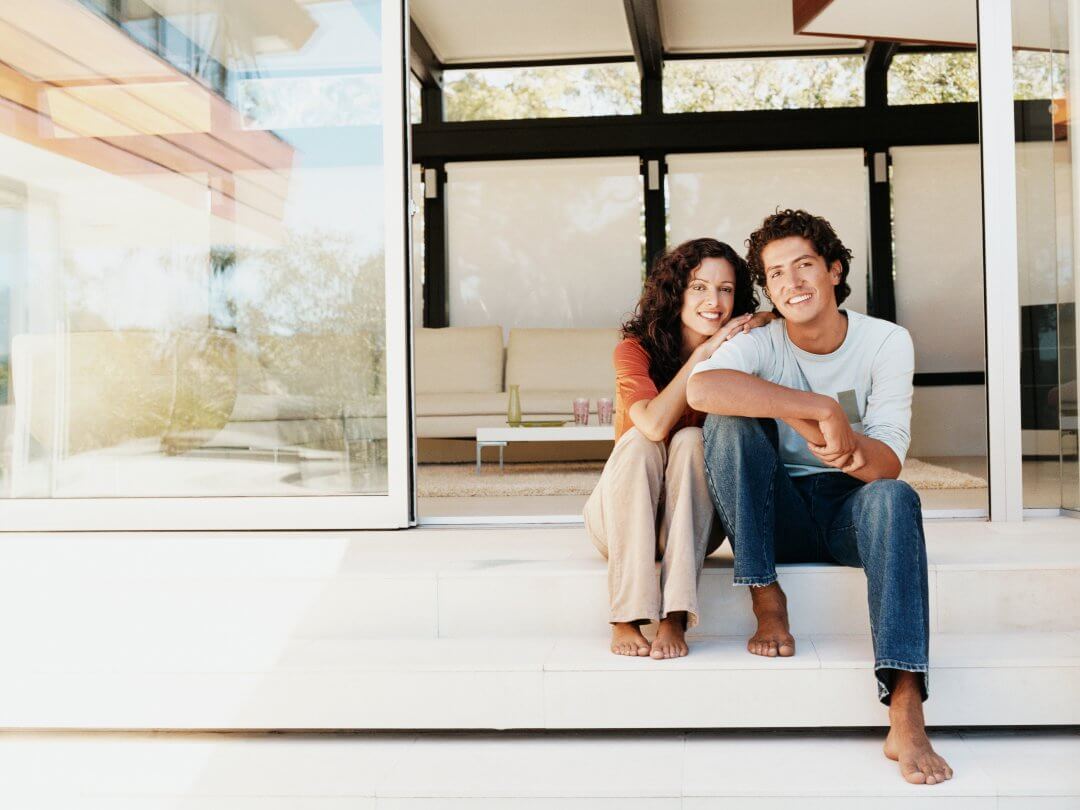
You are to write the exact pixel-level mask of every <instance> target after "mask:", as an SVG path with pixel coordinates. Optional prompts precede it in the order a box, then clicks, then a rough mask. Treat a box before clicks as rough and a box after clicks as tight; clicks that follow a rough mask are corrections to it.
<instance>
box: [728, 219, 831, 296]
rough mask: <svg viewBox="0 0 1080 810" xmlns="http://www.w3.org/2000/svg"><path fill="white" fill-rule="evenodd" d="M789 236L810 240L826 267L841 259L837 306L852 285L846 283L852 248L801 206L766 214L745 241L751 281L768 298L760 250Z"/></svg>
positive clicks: (827, 225) (825, 222)
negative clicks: (847, 246)
mask: <svg viewBox="0 0 1080 810" xmlns="http://www.w3.org/2000/svg"><path fill="white" fill-rule="evenodd" d="M789 236H801V237H803V238H804V239H807V240H809V241H810V242H812V243H813V245H814V250H816V251H817V252H818V255H819V256H821V257H822V258H823V259H825V264H826V265H828V266H829V267H831V266H832V263H833V262H840V283H839V284H837V285H836V287H834V288H833V289H834V290H835V292H836V303H837V306H839V305H840V304H842V303H844V299H845V298H847V297H848V295H849V294H850V293H851V287H849V286H848V283H847V277H848V271H849V270H850V269H851V251H850V250H848V249H847V248H846V247H844V243H843V242H841V241H840V237H839V236H837V235H836V231H834V230H833V226H832V225H830V224H829V221H828V220H827V219H825V218H824V217H816V216H814V215H813V214H810V213H808V212H806V211H803V210H802V209H798V210H793V209H791V208H785V209H784V210H783V211H777V212H776V213H775V214H770V215H769V216H767V217H766V218H765V221H764V222H762V223H761V227H760V228H758V229H757V230H756V231H754V232H753V233H752V234H750V238H749V239H747V240H746V247H747V253H746V261H747V263H749V265H750V272H751V273H752V274H753V276H754V281H756V282H757V283H758V284H759V285H761V290H762V292H764V293H765V297H766V298H768V297H769V291H768V290H767V289H766V287H765V267H764V266H763V265H762V263H761V251H762V250H764V249H765V246H766V245H767V244H769V243H770V242H775V241H776V240H777V239H786V238H787V237H789ZM769 300H770V301H771V300H772V299H771V298H770V299H769Z"/></svg>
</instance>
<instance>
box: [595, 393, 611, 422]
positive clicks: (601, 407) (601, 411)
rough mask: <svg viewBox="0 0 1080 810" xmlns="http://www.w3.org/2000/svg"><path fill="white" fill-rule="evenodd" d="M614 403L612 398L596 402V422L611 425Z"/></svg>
mask: <svg viewBox="0 0 1080 810" xmlns="http://www.w3.org/2000/svg"><path fill="white" fill-rule="evenodd" d="M611 411H612V402H611V398H610V397H600V399H598V400H596V417H597V418H596V421H597V422H598V423H599V424H601V425H610V424H611Z"/></svg>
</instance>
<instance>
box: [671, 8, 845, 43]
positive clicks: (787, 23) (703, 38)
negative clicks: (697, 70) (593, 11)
mask: <svg viewBox="0 0 1080 810" xmlns="http://www.w3.org/2000/svg"><path fill="white" fill-rule="evenodd" d="M660 27H661V29H662V30H663V34H664V45H665V49H666V50H667V52H668V53H710V52H714V51H715V52H721V51H789V50H799V49H818V48H852V47H860V46H861V45H862V43H861V42H852V41H851V40H848V39H836V38H834V37H809V36H802V35H799V34H796V33H794V29H795V26H794V24H793V22H792V17H791V0H660Z"/></svg>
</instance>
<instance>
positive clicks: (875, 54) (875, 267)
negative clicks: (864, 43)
mask: <svg viewBox="0 0 1080 810" xmlns="http://www.w3.org/2000/svg"><path fill="white" fill-rule="evenodd" d="M894 53H896V43H895V42H874V43H872V44H871V45H870V46H869V49H868V51H867V55H866V107H867V109H868V110H871V111H872V110H883V109H885V108H886V107H888V103H889V99H888V77H889V65H890V63H891V62H892V58H893V54H894ZM890 160H891V159H890V157H889V151H888V149H887V148H880V147H878V145H877V144H871V145H869V146H868V148H867V150H866V166H867V169H868V171H867V175H868V177H869V183H870V189H869V191H870V194H869V214H870V261H869V262H868V263H867V264H868V268H869V269H868V275H869V278H868V279H867V280H868V282H869V283H868V284H867V289H866V309H867V312H868V313H869V314H870V315H873V316H874V317H875V318H883V319H885V320H887V321H893V322H895V321H896V288H895V284H894V280H893V229H892V192H891V186H890V183H889V164H890Z"/></svg>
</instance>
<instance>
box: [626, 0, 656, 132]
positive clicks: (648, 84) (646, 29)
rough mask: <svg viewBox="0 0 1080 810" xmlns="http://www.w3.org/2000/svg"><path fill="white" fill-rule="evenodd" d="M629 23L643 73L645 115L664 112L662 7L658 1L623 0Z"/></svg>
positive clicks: (636, 56) (627, 23)
mask: <svg viewBox="0 0 1080 810" xmlns="http://www.w3.org/2000/svg"><path fill="white" fill-rule="evenodd" d="M623 8H624V9H625V11H626V26H627V28H629V29H630V42H631V43H632V44H633V47H634V61H635V62H637V66H638V72H639V73H640V74H641V114H642V115H643V116H645V117H649V118H651V117H656V116H660V115H663V114H664V82H663V74H664V43H663V39H662V38H661V35H660V8H659V6H657V4H656V0H623Z"/></svg>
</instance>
